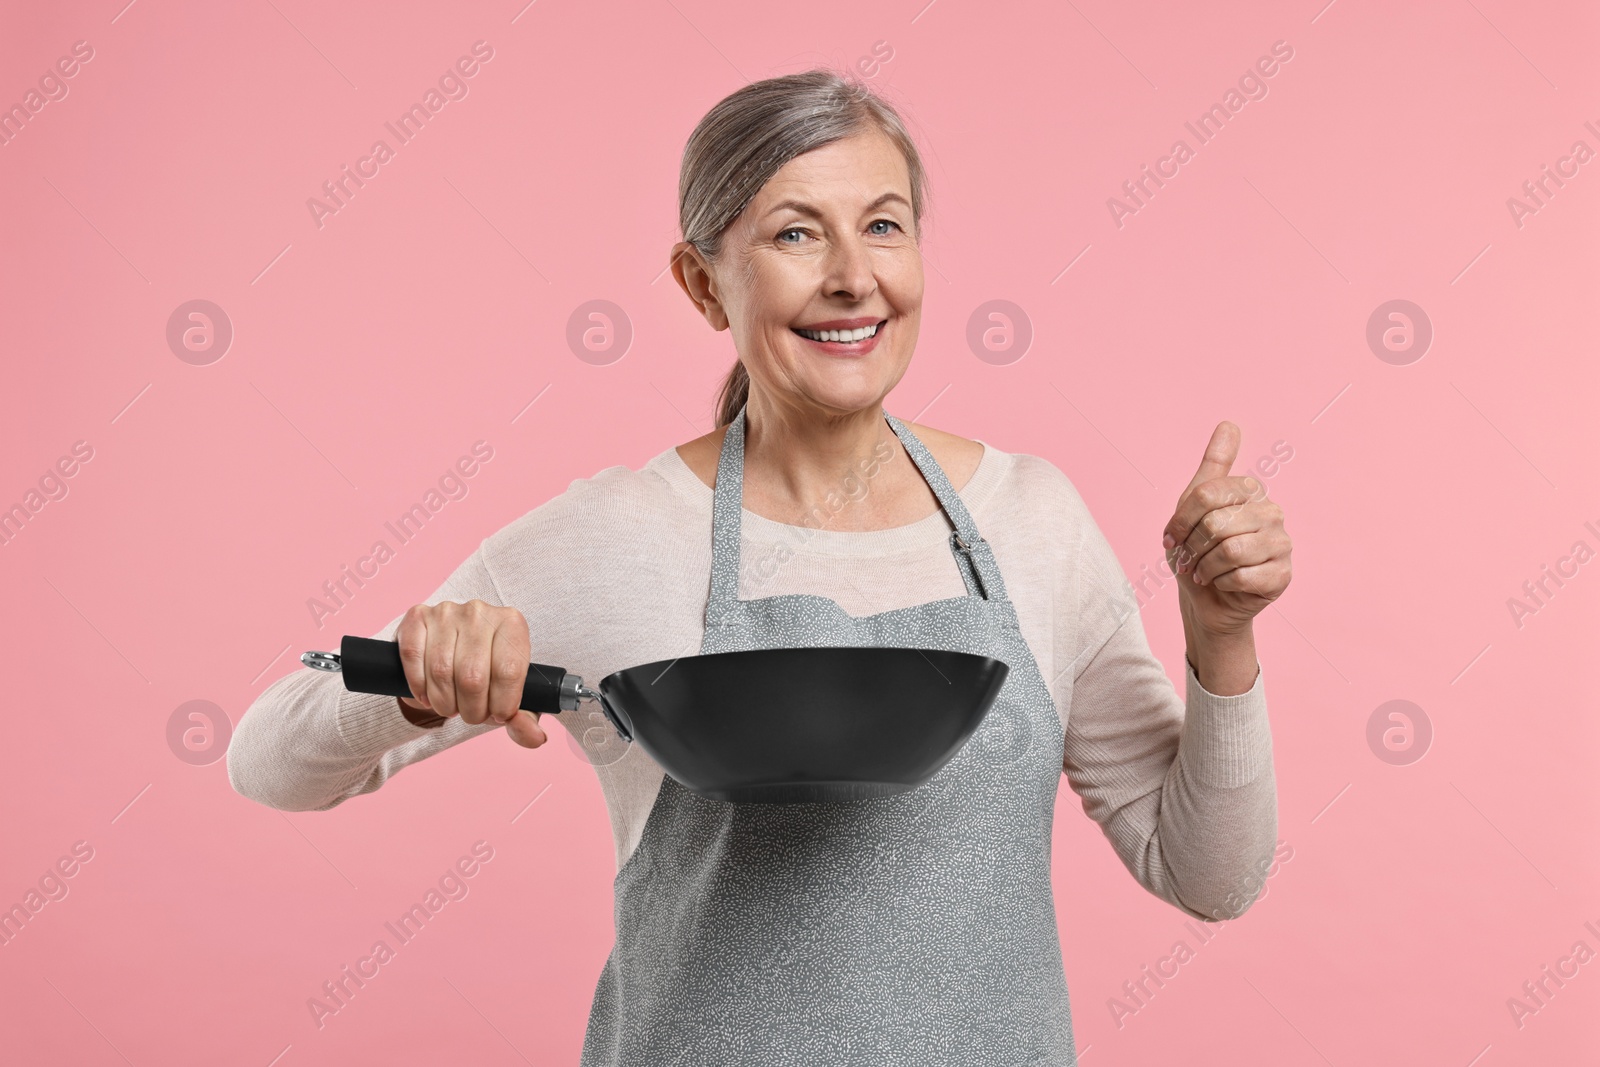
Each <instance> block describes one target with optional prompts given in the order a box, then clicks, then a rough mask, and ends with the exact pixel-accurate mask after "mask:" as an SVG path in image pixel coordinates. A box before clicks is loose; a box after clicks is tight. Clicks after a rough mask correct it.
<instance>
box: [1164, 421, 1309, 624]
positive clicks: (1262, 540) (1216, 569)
mask: <svg viewBox="0 0 1600 1067" xmlns="http://www.w3.org/2000/svg"><path fill="white" fill-rule="evenodd" d="M1241 437H1242V434H1241V433H1240V431H1239V427H1237V426H1235V425H1234V424H1233V423H1231V422H1226V421H1224V422H1219V423H1217V428H1216V429H1215V430H1213V431H1212V433H1211V440H1210V442H1209V443H1208V444H1207V445H1206V451H1205V456H1204V457H1203V458H1202V459H1201V460H1200V469H1199V470H1197V471H1195V472H1194V477H1193V478H1191V479H1189V484H1188V486H1186V487H1185V488H1184V490H1183V493H1182V494H1181V495H1180V496H1179V497H1178V505H1177V507H1176V508H1175V509H1174V510H1173V513H1172V518H1171V519H1169V520H1168V521H1167V527H1166V529H1165V530H1164V531H1163V536H1162V539H1161V544H1162V547H1163V548H1164V549H1166V553H1167V565H1168V566H1169V567H1171V568H1172V573H1173V574H1174V575H1176V576H1178V579H1179V580H1178V593H1179V601H1180V606H1181V608H1182V610H1183V613H1184V617H1185V619H1186V620H1189V621H1192V622H1193V623H1195V624H1196V625H1198V626H1199V627H1200V628H1201V629H1202V630H1203V631H1204V632H1206V633H1208V634H1212V635H1216V636H1235V635H1238V634H1241V633H1244V632H1247V631H1248V630H1249V628H1250V620H1251V619H1253V618H1254V617H1255V615H1256V613H1257V612H1259V611H1260V610H1261V609H1262V608H1264V607H1266V606H1267V605H1268V604H1270V603H1272V602H1273V601H1274V600H1276V599H1277V598H1278V597H1279V596H1280V595H1282V593H1283V591H1284V589H1286V588H1288V585H1289V578H1290V566H1289V553H1290V544H1289V534H1288V533H1287V532H1286V531H1285V530H1284V528H1283V509H1282V508H1280V507H1279V506H1278V505H1277V503H1276V502H1275V501H1272V500H1269V499H1267V490H1266V486H1264V485H1262V484H1261V482H1260V480H1259V479H1257V478H1253V477H1249V476H1247V475H1246V476H1235V475H1231V474H1229V473H1228V472H1229V470H1231V469H1232V467H1233V463H1234V460H1236V459H1238V458H1239V441H1240V438H1241Z"/></svg>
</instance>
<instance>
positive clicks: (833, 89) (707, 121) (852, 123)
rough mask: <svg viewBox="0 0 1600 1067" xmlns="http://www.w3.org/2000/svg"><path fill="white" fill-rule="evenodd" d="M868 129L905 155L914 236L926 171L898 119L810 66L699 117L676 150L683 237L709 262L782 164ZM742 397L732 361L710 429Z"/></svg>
mask: <svg viewBox="0 0 1600 1067" xmlns="http://www.w3.org/2000/svg"><path fill="white" fill-rule="evenodd" d="M874 127H875V128H876V129H878V130H879V131H881V132H882V133H884V134H885V135H887V136H888V137H889V139H890V140H891V141H893V142H894V144H895V146H896V147H898V148H899V149H900V151H901V153H902V154H903V155H904V156H905V159H906V169H907V171H908V172H909V174H910V176H911V215H912V220H913V225H914V227H915V229H916V231H917V232H916V234H915V235H914V236H916V237H917V238H918V239H920V238H921V236H922V233H921V231H922V212H923V206H924V204H925V202H926V196H927V190H926V185H927V174H926V172H925V171H924V170H923V167H922V158H921V156H920V155H918V153H917V146H916V144H915V142H913V141H912V139H911V134H910V133H909V132H907V130H906V127H905V124H904V123H903V122H901V120H900V115H899V114H898V113H897V112H896V111H895V109H894V108H893V107H891V106H889V104H887V103H886V102H884V100H883V99H881V98H880V97H879V96H877V94H875V93H873V92H872V91H871V90H870V89H868V88H867V87H866V86H865V85H864V84H862V83H860V82H858V81H855V80H853V79H847V78H845V77H844V76H842V75H840V74H837V73H835V72H834V71H831V70H828V69H826V68H817V69H815V70H808V71H805V72H803V73H800V74H785V75H783V76H781V77H777V78H767V79H765V80H764V81H758V82H752V83H750V84H749V85H746V86H745V87H744V88H742V89H739V90H737V91H736V92H733V93H730V94H729V95H728V96H726V97H723V99H722V100H720V101H719V102H718V103H717V105H716V106H715V107H713V108H712V109H711V110H710V111H708V112H706V114H705V117H704V118H702V119H701V120H700V124H699V125H698V126H696V127H695V128H694V132H693V133H691V134H690V135H689V140H688V143H687V144H685V145H684V149H683V164H682V166H681V167H680V169H679V171H678V224H679V226H680V227H681V228H682V231H683V240H685V241H688V242H689V243H691V244H693V245H694V247H695V249H696V250H697V251H699V253H700V254H701V255H702V256H704V257H705V258H706V260H707V261H710V262H714V261H715V260H716V258H717V256H718V255H719V254H720V253H721V251H722V236H723V233H724V231H725V230H726V229H727V228H728V225H729V224H730V223H732V222H733V220H734V219H736V218H738V217H739V216H740V215H741V214H742V213H743V212H744V209H745V208H746V207H748V206H749V204H750V201H751V200H754V199H755V196H756V194H757V193H758V192H760V190H761V187H762V186H764V185H766V184H767V182H768V180H770V179H771V178H772V176H773V175H774V174H776V173H777V172H778V171H779V170H780V169H782V167H783V165H784V164H785V163H788V162H789V161H790V160H791V159H793V158H795V157H796V156H799V155H803V154H804V153H806V152H810V151H812V150H814V149H817V148H821V147H823V146H824V145H829V144H832V143H833V142H835V141H840V140H843V139H845V138H847V137H851V136H854V135H855V134H858V133H861V132H863V131H864V130H869V129H872V128H874ZM749 395H750V376H749V374H748V373H747V372H746V371H745V368H744V363H743V362H736V363H734V365H733V369H732V370H731V371H729V372H728V376H727V378H726V379H725V380H724V381H723V383H722V389H721V391H720V393H719V394H718V396H717V425H718V426H719V427H721V426H726V425H728V424H729V423H730V422H732V421H733V419H734V416H736V415H738V414H739V409H740V408H741V407H743V406H744V404H745V401H746V400H747V399H748V398H749Z"/></svg>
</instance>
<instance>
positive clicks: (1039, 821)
mask: <svg viewBox="0 0 1600 1067" xmlns="http://www.w3.org/2000/svg"><path fill="white" fill-rule="evenodd" d="M885 418H886V419H887V420H888V422H889V425H890V427H891V428H892V429H893V430H894V432H895V433H896V434H897V435H898V436H899V438H900V440H901V442H902V443H903V444H904V445H905V447H906V450H907V451H908V452H909V453H910V454H911V458H912V459H913V460H914V461H915V462H916V464H917V467H918V469H919V470H920V471H921V472H922V475H923V477H924V478H925V479H927V482H928V485H929V487H930V488H931V489H932V490H933V492H934V495H935V496H936V497H937V498H938V500H939V503H940V505H941V506H942V507H943V508H944V512H945V515H946V517H947V518H949V520H950V522H951V524H952V525H953V526H954V529H953V530H952V531H951V535H950V548H951V553H952V555H953V556H954V559H955V564H956V566H957V568H959V570H960V572H961V576H962V579H963V580H964V582H965V583H966V587H967V595H966V596H960V597H951V598H949V599H946V600H938V601H934V602H932V603H927V604H917V605H914V606H911V607H905V608H900V609H897V610H894V611H887V612H883V613H882V614H878V615H869V616H866V617H864V618H857V617H854V616H851V615H849V614H846V613H845V611H844V609H843V608H841V607H840V606H839V605H838V604H837V603H835V602H834V601H833V600H830V599H828V598H827V597H823V596H816V595H812V594H802V593H790V594H785V595H782V596H771V597H765V598H762V599H757V600H740V599H738V595H737V593H738V578H739V546H740V541H739V523H740V515H741V508H742V501H743V489H744V428H745V417H744V411H743V410H741V411H740V412H739V415H738V416H737V417H736V418H735V419H734V420H733V422H732V424H731V425H730V426H729V427H728V432H727V436H726V437H725V439H724V441H723V445H722V455H721V458H720V459H719V461H718V463H717V479H716V487H715V492H714V494H713V505H712V545H713V550H712V559H711V594H710V598H709V601H708V603H707V606H706V631H705V638H704V641H703V642H702V644H701V647H700V651H701V653H702V654H704V653H712V652H730V651H738V650H744V649H752V648H783V647H801V646H814V645H855V646H862V645H868V646H879V647H881V646H899V647H920V648H942V649H951V650H955V651H962V652H973V653H978V654H980V655H986V656H992V657H994V658H996V659H999V660H1002V661H1003V662H1005V663H1006V664H1008V665H1009V666H1010V668H1011V670H1010V673H1009V674H1008V675H1007V677H1006V681H1005V685H1004V687H1003V688H1002V689H1001V691H1000V695H999V697H998V699H997V700H996V701H995V704H994V706H993V707H992V708H991V710H990V711H989V713H988V715H987V716H986V717H985V718H984V721H983V723H982V725H981V726H980V727H979V728H978V730H977V732H976V733H974V734H973V735H972V737H971V739H970V740H969V741H968V742H967V743H966V744H965V745H964V746H962V748H961V750H960V751H959V752H957V753H956V755H955V757H954V758H952V759H951V760H950V762H949V763H947V764H945V765H944V767H942V768H941V769H940V770H939V772H938V773H937V774H935V775H934V776H933V778H931V779H930V780H929V781H928V782H926V783H924V784H923V785H921V786H919V787H918V788H916V789H913V790H911V791H909V792H905V793H900V794H898V795H895V796H890V797H878V798H873V799H869V800H859V801H849V802H844V803H827V804H823V803H806V804H776V805H769V804H731V803H728V802H725V801H718V800H709V799H706V798H704V797H701V796H699V795H698V794H696V793H692V792H690V791H689V790H687V789H685V788H684V787H683V786H681V785H679V784H678V783H677V782H676V781H674V780H673V779H672V778H671V777H670V776H664V777H663V779H662V782H661V790H660V792H659V794H658V795H657V797H656V801H655V804H654V806H653V807H652V808H651V809H650V815H649V817H648V819H647V820H646V822H645V826H644V832H643V836H642V838H641V839H640V841H639V845H638V847H637V848H636V849H635V851H634V852H633V853H632V854H631V855H630V856H629V857H628V860H627V862H626V863H624V864H623V866H622V869H621V870H620V871H618V872H617V877H616V882H615V887H614V888H615V894H616V931H617V939H616V946H615V947H614V948H613V949H612V952H611V955H610V957H609V958H608V959H607V960H606V964H605V967H604V969H603V970H602V971H601V973H600V978H599V981H598V983H597V985H596V988H595V994H594V1003H593V1007H592V1009H591V1011H590V1014H589V1024H588V1028H587V1030H586V1032H585V1035H584V1044H583V1057H582V1060H581V1061H580V1062H581V1065H582V1067H674V1065H680V1064H681V1065H693V1067H708V1065H723V1064H726V1065H735V1064H737V1065H740V1067H791V1065H792V1067H834V1065H843V1064H850V1065H858V1064H859V1065H863V1067H867V1065H870V1067H895V1065H899V1064H905V1065H908V1067H910V1065H915V1067H929V1065H934V1064H937V1065H961V1067H985V1065H994V1067H1002V1065H1004V1067H1023V1065H1040V1067H1045V1065H1048V1067H1076V1064H1077V1055H1076V1051H1075V1049H1074V1045H1073V1036H1072V1019H1071V1012H1070V1007H1069V1004H1068V1000H1067V984H1066V976H1065V974H1064V972H1063V969H1062V962H1061V941H1060V937H1059V935H1058V933H1057V930H1056V919H1055V902H1054V899H1053V896H1052V893H1051V886H1050V844H1051V836H1050V835H1051V824H1052V818H1053V815H1054V811H1055V799H1056V786H1057V784H1058V783H1059V782H1060V780H1061V764H1062V730H1061V720H1060V717H1059V715H1058V714H1057V712H1056V708H1055V704H1054V702H1053V700H1052V698H1051V696H1050V692H1049V689H1048V688H1047V687H1046V685H1045V682H1044V678H1043V677H1042V676H1041V675H1040V673H1039V668H1038V665H1037V664H1036V663H1035V662H1034V659H1033V655H1032V653H1031V652H1030V651H1029V650H1028V646H1027V645H1026V643H1024V641H1023V638H1022V633H1021V631H1020V630H1019V629H1018V626H1017V613H1016V609H1015V608H1014V607H1013V605H1012V603H1011V601H1010V600H1008V599H1007V598H1006V591H1005V583H1004V582H1003V581H1002V580H1001V578H1000V568H999V566H998V564H997V563H996V561H995V558H994V555H993V553H992V552H991V551H990V548H989V545H988V543H987V542H986V541H984V540H983V538H982V537H981V536H980V535H979V533H978V529H977V527H976V526H974V525H973V522H972V517H971V516H970V515H969V514H968V513H967V509H966V506H965V504H963V502H962V500H961V498H960V497H959V496H958V495H957V494H956V491H955V490H954V489H953V488H952V487H951V485H950V483H949V481H948V480H947V479H946V478H945V475H944V471H943V470H942V469H941V468H940V467H939V464H938V463H936V462H935V461H934V458H933V456H932V455H931V454H930V453H929V452H928V450H927V448H926V447H924V446H923V444H922V442H921V441H919V440H918V439H917V438H916V436H915V435H913V434H912V432H911V431H910V429H908V428H907V427H906V426H905V424H904V423H902V422H901V421H900V420H899V419H897V418H895V417H894V416H892V415H889V414H888V413H887V412H886V413H885ZM761 713H762V709H760V708H755V707H753V708H751V709H750V714H752V715H760V714H761Z"/></svg>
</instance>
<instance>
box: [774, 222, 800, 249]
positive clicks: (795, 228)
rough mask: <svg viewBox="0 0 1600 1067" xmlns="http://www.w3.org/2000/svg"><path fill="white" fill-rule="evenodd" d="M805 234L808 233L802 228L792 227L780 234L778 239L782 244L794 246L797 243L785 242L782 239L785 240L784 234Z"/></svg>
mask: <svg viewBox="0 0 1600 1067" xmlns="http://www.w3.org/2000/svg"><path fill="white" fill-rule="evenodd" d="M805 232H806V231H804V230H802V229H801V228H800V227H798V226H791V227H789V228H788V229H787V230H783V231H781V232H779V234H778V237H779V240H780V242H781V243H782V244H790V245H792V244H794V243H795V242H793V241H783V240H782V238H783V235H784V234H786V233H805Z"/></svg>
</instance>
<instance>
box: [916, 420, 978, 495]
mask: <svg viewBox="0 0 1600 1067" xmlns="http://www.w3.org/2000/svg"><path fill="white" fill-rule="evenodd" d="M901 421H902V422H905V425H906V426H907V427H908V428H909V429H910V430H911V432H912V433H914V434H916V435H917V440H919V441H921V442H922V443H923V444H924V445H926V446H927V448H928V451H929V452H932V453H933V458H934V459H935V460H937V461H938V463H939V466H940V467H941V468H942V469H943V470H944V474H945V477H946V478H948V479H949V480H950V484H951V485H953V486H955V488H956V489H957V490H958V491H959V490H960V489H962V488H963V487H964V486H966V484H967V483H968V482H969V481H971V480H972V476H973V475H974V474H976V473H977V472H978V465H979V464H980V463H982V462H983V442H981V441H974V440H972V439H971V438H970V437H962V436H961V435H959V434H953V433H948V432H946V431H944V430H940V429H937V428H935V427H932V426H924V425H923V424H922V423H920V422H911V421H909V420H901Z"/></svg>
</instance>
